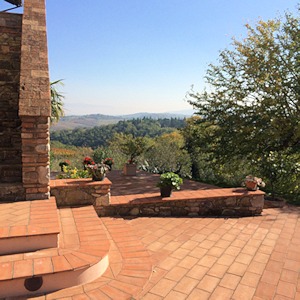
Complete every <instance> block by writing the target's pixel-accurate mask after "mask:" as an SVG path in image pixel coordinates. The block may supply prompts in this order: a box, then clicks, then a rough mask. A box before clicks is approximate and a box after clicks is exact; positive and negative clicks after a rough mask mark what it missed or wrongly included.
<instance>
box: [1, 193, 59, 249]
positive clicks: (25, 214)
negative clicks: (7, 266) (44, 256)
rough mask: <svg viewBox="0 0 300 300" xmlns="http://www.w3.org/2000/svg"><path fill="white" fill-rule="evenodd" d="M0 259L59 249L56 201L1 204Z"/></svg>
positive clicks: (52, 199)
mask: <svg viewBox="0 0 300 300" xmlns="http://www.w3.org/2000/svg"><path fill="white" fill-rule="evenodd" d="M0 221H1V225H0V255H5V254H16V253H25V252H31V251H36V250H41V249H46V248H54V247H57V245H58V234H59V232H60V229H59V222H58V214H57V207H56V202H55V199H54V198H53V197H52V198H51V199H49V200H36V201H20V202H14V203H2V204H1V209H0Z"/></svg>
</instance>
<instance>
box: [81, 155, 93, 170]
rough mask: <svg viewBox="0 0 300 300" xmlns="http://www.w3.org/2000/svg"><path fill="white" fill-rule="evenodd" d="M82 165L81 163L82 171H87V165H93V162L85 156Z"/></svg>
mask: <svg viewBox="0 0 300 300" xmlns="http://www.w3.org/2000/svg"><path fill="white" fill-rule="evenodd" d="M82 163H83V169H84V170H87V166H88V165H94V164H95V162H94V160H93V159H92V158H91V157H89V156H86V157H85V158H84V160H83V162H82Z"/></svg>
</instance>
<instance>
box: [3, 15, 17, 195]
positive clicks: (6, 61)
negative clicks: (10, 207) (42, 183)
mask: <svg viewBox="0 0 300 300" xmlns="http://www.w3.org/2000/svg"><path fill="white" fill-rule="evenodd" d="M21 33H22V15H18V14H8V13H0V183H17V182H19V183H21V182H22V156H21V120H20V118H19V116H18V98H19V85H20V54H21ZM13 194H14V193H13ZM12 198H14V196H12Z"/></svg>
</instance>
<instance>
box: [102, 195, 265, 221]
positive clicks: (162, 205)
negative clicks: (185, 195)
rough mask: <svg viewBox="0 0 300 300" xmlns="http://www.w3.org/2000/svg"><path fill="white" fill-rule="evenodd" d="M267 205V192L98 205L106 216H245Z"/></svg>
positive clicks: (251, 214)
mask: <svg viewBox="0 0 300 300" xmlns="http://www.w3.org/2000/svg"><path fill="white" fill-rule="evenodd" d="M263 207H264V195H263V194H260V195H248V196H242V197H237V196H236V197H216V198H208V199H199V200H197V199H196V200H188V199H187V200H175V201H174V200H165V199H164V200H161V201H147V202H145V203H138V204H133V203H128V204H113V205H112V204H111V205H108V206H98V207H96V211H97V213H98V215H99V216H100V217H104V216H121V217H124V216H134V217H137V216H139V217H151V216H158V217H200V216H204V217H205V216H224V217H226V216H230V217H244V216H255V215H260V214H261V212H262V210H263Z"/></svg>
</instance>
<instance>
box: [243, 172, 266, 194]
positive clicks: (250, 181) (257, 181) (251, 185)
mask: <svg viewBox="0 0 300 300" xmlns="http://www.w3.org/2000/svg"><path fill="white" fill-rule="evenodd" d="M244 185H245V186H246V189H247V190H248V191H256V190H258V189H259V187H260V186H261V187H265V183H264V182H263V181H262V179H261V178H258V177H255V176H252V175H248V176H246V178H245V180H244Z"/></svg>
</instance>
